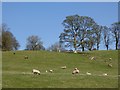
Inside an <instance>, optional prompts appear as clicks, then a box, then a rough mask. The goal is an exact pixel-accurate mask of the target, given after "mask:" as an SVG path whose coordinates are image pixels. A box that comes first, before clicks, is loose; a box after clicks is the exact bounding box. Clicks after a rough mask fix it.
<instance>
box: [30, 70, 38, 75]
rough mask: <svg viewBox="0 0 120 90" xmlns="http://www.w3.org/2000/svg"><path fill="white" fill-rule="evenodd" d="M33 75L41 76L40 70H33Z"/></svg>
mask: <svg viewBox="0 0 120 90" xmlns="http://www.w3.org/2000/svg"><path fill="white" fill-rule="evenodd" d="M32 73H33V74H36V75H40V70H37V69H33V70H32Z"/></svg>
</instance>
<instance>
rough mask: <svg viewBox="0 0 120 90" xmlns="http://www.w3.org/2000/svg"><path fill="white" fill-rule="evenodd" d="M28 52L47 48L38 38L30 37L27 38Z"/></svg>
mask: <svg viewBox="0 0 120 90" xmlns="http://www.w3.org/2000/svg"><path fill="white" fill-rule="evenodd" d="M26 48H27V50H44V49H45V48H44V47H43V42H42V41H41V39H40V38H39V37H38V36H34V35H32V36H29V37H28V38H27V45H26Z"/></svg>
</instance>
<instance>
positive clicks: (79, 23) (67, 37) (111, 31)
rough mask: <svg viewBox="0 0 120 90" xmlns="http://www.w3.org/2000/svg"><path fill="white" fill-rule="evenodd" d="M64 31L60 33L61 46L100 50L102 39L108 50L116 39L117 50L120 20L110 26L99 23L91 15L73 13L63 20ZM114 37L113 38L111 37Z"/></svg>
mask: <svg viewBox="0 0 120 90" xmlns="http://www.w3.org/2000/svg"><path fill="white" fill-rule="evenodd" d="M62 24H63V26H64V31H63V32H62V33H61V34H60V36H59V39H60V46H63V45H64V46H65V47H66V48H68V47H70V48H71V49H72V48H74V50H75V51H76V50H79V49H82V51H84V50H85V49H88V50H92V49H93V48H94V47H95V46H96V49H97V50H99V46H100V43H101V41H102V40H103V41H104V44H105V46H106V48H107V50H108V48H109V45H110V43H111V40H115V43H116V44H115V46H116V50H117V49H118V46H119V43H118V42H119V41H120V22H116V23H113V24H112V25H111V27H110V28H108V27H107V26H100V25H98V24H97V23H96V22H95V21H94V20H93V19H92V18H91V17H87V16H79V15H72V16H67V17H66V19H65V20H64V21H63V23H62ZM111 38H113V39H111Z"/></svg>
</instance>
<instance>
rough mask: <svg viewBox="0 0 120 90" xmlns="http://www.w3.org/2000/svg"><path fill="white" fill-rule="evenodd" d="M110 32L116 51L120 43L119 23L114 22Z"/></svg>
mask: <svg viewBox="0 0 120 90" xmlns="http://www.w3.org/2000/svg"><path fill="white" fill-rule="evenodd" d="M111 32H112V35H113V37H114V39H115V46H116V50H117V49H118V44H119V41H120V22H115V23H113V24H112V25H111Z"/></svg>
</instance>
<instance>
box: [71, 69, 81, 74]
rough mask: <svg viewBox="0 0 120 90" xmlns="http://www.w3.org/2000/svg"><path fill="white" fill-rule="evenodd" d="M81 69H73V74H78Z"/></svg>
mask: <svg viewBox="0 0 120 90" xmlns="http://www.w3.org/2000/svg"><path fill="white" fill-rule="evenodd" d="M79 72H80V71H79V70H78V69H77V68H75V69H74V70H73V72H72V74H77V73H79Z"/></svg>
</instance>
